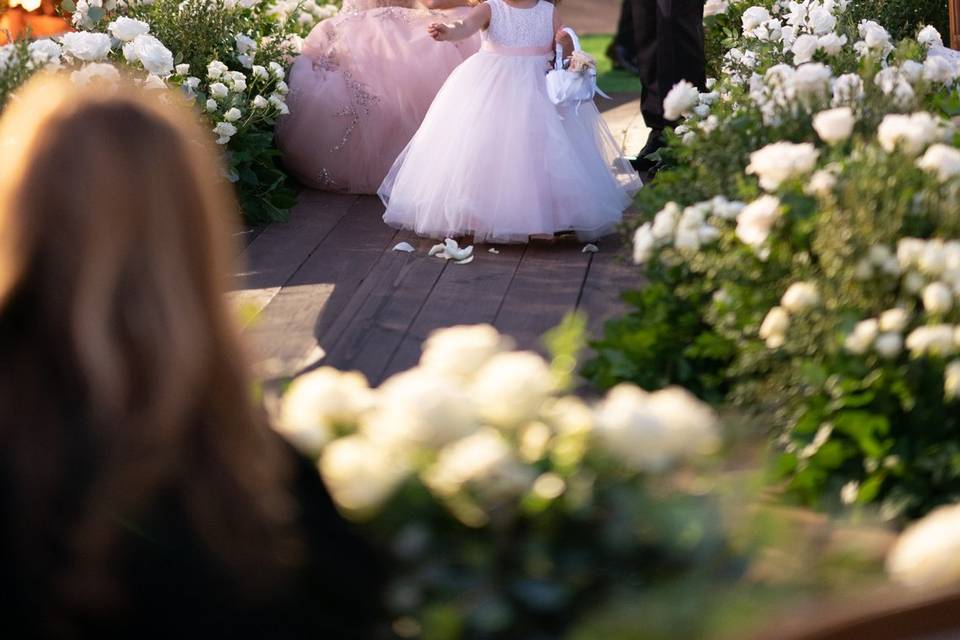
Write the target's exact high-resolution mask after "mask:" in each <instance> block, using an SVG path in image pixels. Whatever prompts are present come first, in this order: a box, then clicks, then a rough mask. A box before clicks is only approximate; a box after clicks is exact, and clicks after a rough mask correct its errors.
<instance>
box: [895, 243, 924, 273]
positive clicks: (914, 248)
mask: <svg viewBox="0 0 960 640" xmlns="http://www.w3.org/2000/svg"><path fill="white" fill-rule="evenodd" d="M926 248H927V243H926V242H924V241H923V240H920V239H919V238H901V239H900V241H899V242H898V243H897V260H898V261H899V262H900V267H901V268H902V269H910V268H912V267H915V266H917V265H918V264H920V257H921V256H923V252H924V251H925V250H926Z"/></svg>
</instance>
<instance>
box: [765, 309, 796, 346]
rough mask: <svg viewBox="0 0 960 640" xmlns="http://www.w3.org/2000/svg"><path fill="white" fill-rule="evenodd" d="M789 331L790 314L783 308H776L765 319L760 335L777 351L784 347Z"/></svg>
mask: <svg viewBox="0 0 960 640" xmlns="http://www.w3.org/2000/svg"><path fill="white" fill-rule="evenodd" d="M789 329H790V314H789V313H787V310H786V309H784V308H783V307H774V308H772V309H770V311H769V312H767V316H766V317H765V318H764V319H763V323H762V324H761V325H760V333H759V335H760V338H762V339H763V340H764V341H766V343H767V346H768V347H770V348H771V349H777V348H779V347H782V346H783V343H784V341H785V340H786V336H787V331H788V330H789Z"/></svg>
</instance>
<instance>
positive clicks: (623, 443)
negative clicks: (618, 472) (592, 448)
mask: <svg viewBox="0 0 960 640" xmlns="http://www.w3.org/2000/svg"><path fill="white" fill-rule="evenodd" d="M649 395H650V394H648V393H647V392H645V391H643V390H642V389H640V388H638V387H636V386H634V385H630V384H621V385H618V386H616V387H614V388H613V389H611V390H610V392H609V393H607V396H606V397H605V398H604V400H603V402H601V403H600V405H599V406H598V407H597V410H596V418H595V424H596V435H597V437H598V439H599V440H600V443H601V444H602V445H603V446H604V447H605V448H606V449H607V450H608V451H609V452H610V453H611V454H612V455H613V456H614V457H616V458H617V459H619V460H620V461H621V462H623V463H624V464H626V465H627V466H629V467H630V468H632V469H634V470H636V471H641V472H643V471H647V472H659V471H663V470H664V469H666V468H667V467H668V466H670V464H672V463H673V455H672V454H673V452H672V451H670V449H669V447H668V445H667V442H668V435H667V425H666V424H664V422H663V421H662V420H661V419H660V418H658V417H657V416H654V415H653V414H652V413H651V412H650V411H648V410H647V398H648V396H649Z"/></svg>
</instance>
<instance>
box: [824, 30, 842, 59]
mask: <svg viewBox="0 0 960 640" xmlns="http://www.w3.org/2000/svg"><path fill="white" fill-rule="evenodd" d="M846 44H847V36H838V35H837V34H835V33H828V34H826V35H822V36H820V39H819V40H818V41H817V46H819V47H820V49H821V50H823V52H824V53H826V54H827V55H829V56H835V55H837V54H838V53H840V52H841V51H843V47H844V45H846Z"/></svg>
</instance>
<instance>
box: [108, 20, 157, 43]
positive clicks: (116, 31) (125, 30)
mask: <svg viewBox="0 0 960 640" xmlns="http://www.w3.org/2000/svg"><path fill="white" fill-rule="evenodd" d="M107 31H109V32H110V35H112V36H113V37H114V38H116V39H117V40H119V41H121V42H131V41H132V40H134V39H135V38H136V37H137V36H142V35H145V34H147V33H150V25H149V24H147V23H146V22H144V21H142V20H134V19H133V18H128V17H126V16H120V17H118V18H117V19H116V20H114V21H113V22H111V23H110V24H109V25H107Z"/></svg>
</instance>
